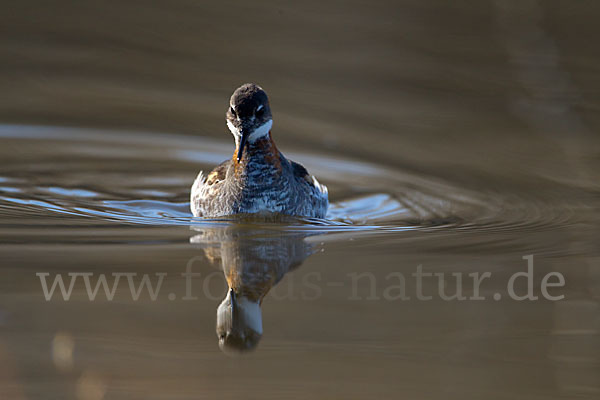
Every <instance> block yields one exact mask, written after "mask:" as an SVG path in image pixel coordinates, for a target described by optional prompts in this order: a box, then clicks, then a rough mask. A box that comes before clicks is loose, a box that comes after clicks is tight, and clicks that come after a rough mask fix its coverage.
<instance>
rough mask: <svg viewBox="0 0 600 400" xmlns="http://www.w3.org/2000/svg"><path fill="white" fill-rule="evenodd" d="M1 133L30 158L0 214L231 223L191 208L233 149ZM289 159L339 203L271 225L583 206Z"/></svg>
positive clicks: (77, 132)
mask: <svg viewBox="0 0 600 400" xmlns="http://www.w3.org/2000/svg"><path fill="white" fill-rule="evenodd" d="M0 137H2V138H9V139H11V140H15V141H18V142H19V143H18V145H19V148H20V149H21V150H22V154H24V155H25V156H24V157H25V159H24V160H22V164H21V167H22V168H18V169H17V168H15V167H13V169H12V171H11V170H10V169H6V171H8V172H7V173H4V174H3V176H2V177H0V183H1V184H2V186H0V213H1V214H4V215H11V216H12V217H15V216H18V215H21V216H26V217H32V216H36V215H37V216H46V215H49V214H58V215H63V216H76V217H84V218H94V219H100V220H103V221H110V222H114V223H119V222H121V223H127V224H142V225H189V226H198V225H202V224H228V223H232V221H233V220H232V219H231V218H223V219H213V220H207V219H199V218H194V217H193V216H192V215H191V213H190V211H189V203H188V202H187V199H188V197H189V187H190V186H191V183H192V181H193V179H194V178H195V175H196V173H197V172H198V170H200V169H205V170H206V169H209V168H211V167H212V166H214V164H216V163H218V162H220V161H222V160H223V159H226V158H227V157H229V152H230V150H231V149H230V147H231V146H230V144H229V143H225V142H223V143H221V142H217V141H213V140H209V139H205V138H198V137H189V136H182V135H172V134H168V135H167V134H157V133H131V132H117V131H102V130H97V129H82V128H61V127H48V126H44V127H36V126H25V125H23V126H17V125H0ZM57 142H58V144H57ZM289 156H290V158H292V159H295V160H298V161H300V162H302V163H303V164H305V165H306V166H307V168H308V169H309V170H310V171H311V172H312V173H314V174H315V175H316V176H318V177H319V179H320V180H321V181H323V182H325V184H327V185H328V186H329V187H330V195H331V199H332V204H331V207H330V209H329V212H328V214H327V219H324V220H315V219H292V220H286V221H283V223H280V224H279V225H280V226H279V227H278V228H274V229H281V228H282V226H283V228H285V229H289V230H304V231H315V232H334V231H338V232H346V231H356V232H369V231H373V232H399V231H406V230H415V229H421V230H426V229H432V228H435V227H437V228H443V229H454V230H457V231H465V230H476V231H478V232H482V233H485V232H492V231H493V232H510V231H522V232H527V231H541V230H546V229H553V228H555V227H557V226H564V225H566V224H569V223H576V221H575V215H576V214H580V213H581V210H582V209H585V208H586V205H585V204H586V202H584V201H582V202H581V203H580V204H578V203H573V202H569V203H566V202H565V200H561V199H562V198H558V197H557V198H553V197H552V196H548V193H543V192H540V195H539V196H534V195H531V194H528V195H527V196H525V195H523V194H522V193H519V192H516V193H515V192H510V191H472V190H468V189H465V188H463V187H460V186H459V185H455V184H452V183H451V182H448V181H445V180H442V179H439V178H436V177H432V176H427V175H424V174H416V173H410V172H408V171H404V170H399V169H394V168H390V167H388V166H384V165H377V164H373V163H368V162H365V161H362V160H353V159H347V158H342V157H339V156H338V155H330V154H317V155H315V154H304V153H294V152H289ZM49 166H51V168H50V167H49ZM550 193H551V192H550ZM588 209H589V207H588ZM591 211H592V210H590V212H591ZM237 222H239V220H238V221H237ZM280 222H281V221H280Z"/></svg>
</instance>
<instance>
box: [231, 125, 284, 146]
mask: <svg viewBox="0 0 600 400" xmlns="http://www.w3.org/2000/svg"><path fill="white" fill-rule="evenodd" d="M272 126H273V120H272V119H270V120H268V121H267V122H265V123H264V124H262V125H261V126H259V127H258V128H256V129H255V130H254V132H252V133H251V134H250V136H248V142H250V143H252V142H255V141H256V140H258V139H261V138H263V137H265V136H267V135H268V134H269V132H270V131H271V127H272ZM227 127H228V128H229V130H230V131H231V133H233V135H234V136H236V137H239V136H240V135H241V134H240V131H238V130H237V129H236V127H235V126H233V124H232V123H231V122H229V121H227Z"/></svg>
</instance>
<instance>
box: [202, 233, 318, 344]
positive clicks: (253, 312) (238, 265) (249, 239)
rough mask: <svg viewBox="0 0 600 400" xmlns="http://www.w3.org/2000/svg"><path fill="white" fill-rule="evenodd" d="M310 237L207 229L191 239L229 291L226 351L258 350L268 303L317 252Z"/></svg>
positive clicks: (220, 329)
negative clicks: (275, 289) (222, 276)
mask: <svg viewBox="0 0 600 400" xmlns="http://www.w3.org/2000/svg"><path fill="white" fill-rule="evenodd" d="M196 229H198V228H196ZM198 230H199V229H198ZM306 236H307V234H306V233H302V232H281V231H272V230H266V229H252V228H250V227H247V226H246V227H245V226H243V225H230V226H221V227H210V228H207V229H202V233H199V234H197V235H195V236H194V237H193V238H192V239H191V242H192V243H198V244H201V245H202V246H203V247H204V251H205V254H206V256H207V258H208V259H209V260H210V261H211V262H213V263H215V264H217V263H218V264H219V265H220V267H221V268H222V269H223V272H224V274H225V278H226V280H227V285H228V286H229V290H228V292H227V296H226V297H225V299H224V300H223V301H222V302H221V304H220V305H219V307H218V309H217V336H218V337H219V346H220V347H221V349H222V350H223V351H229V350H234V351H245V350H251V349H253V348H255V347H256V345H257V344H258V342H259V340H260V338H261V337H262V333H263V330H262V311H261V308H260V306H261V304H262V301H263V298H264V297H265V295H266V294H267V293H268V292H269V290H270V289H271V288H272V287H273V286H275V285H276V284H277V283H278V282H279V281H280V280H281V279H282V278H283V277H284V275H285V274H286V273H287V272H289V271H290V270H291V269H293V268H295V267H297V266H299V265H300V264H301V263H302V262H303V261H304V260H305V259H306V258H307V257H308V256H310V255H311V254H312V253H313V252H314V249H313V245H311V244H310V243H308V242H306V241H305V240H304V238H305V237H306Z"/></svg>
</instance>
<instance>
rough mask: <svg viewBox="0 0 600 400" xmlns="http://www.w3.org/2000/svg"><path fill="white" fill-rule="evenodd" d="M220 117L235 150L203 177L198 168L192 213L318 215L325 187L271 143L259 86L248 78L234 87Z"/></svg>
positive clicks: (266, 105) (323, 203) (264, 97)
mask: <svg viewBox="0 0 600 400" xmlns="http://www.w3.org/2000/svg"><path fill="white" fill-rule="evenodd" d="M226 117H227V126H228V127H229V130H231V133H232V134H233V137H234V139H235V144H236V150H235V152H234V153H233V157H232V158H231V159H230V160H227V161H225V162H223V163H221V164H220V165H219V166H217V167H216V168H215V169H214V170H213V171H212V172H211V173H209V174H208V175H207V176H204V175H203V173H202V172H200V174H199V175H198V177H197V178H196V181H195V182H194V185H193V186H192V192H191V199H190V201H191V209H192V213H193V214H194V215H195V216H197V217H219V216H223V215H232V214H239V213H262V212H267V213H281V214H286V215H295V216H301V217H316V218H323V217H324V216H325V213H326V211H327V206H328V204H329V203H328V196H327V188H326V187H325V186H324V185H321V184H320V183H319V182H318V181H317V180H316V179H315V177H314V176H310V175H309V174H308V171H307V170H306V169H305V168H304V167H303V166H302V165H300V164H298V163H295V162H293V161H289V160H288V159H287V158H285V157H284V156H283V154H281V153H280V152H279V150H278V149H277V147H276V146H275V143H274V142H273V139H272V138H271V126H272V125H273V120H272V117H271V108H270V107H269V99H268V97H267V94H266V93H265V92H264V90H262V89H261V88H260V87H258V86H257V85H254V84H251V83H247V84H245V85H242V86H241V87H239V88H238V89H237V90H236V91H235V92H234V93H233V95H232V96H231V100H230V104H229V109H228V110H227V113H226Z"/></svg>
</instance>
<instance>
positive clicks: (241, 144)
mask: <svg viewBox="0 0 600 400" xmlns="http://www.w3.org/2000/svg"><path fill="white" fill-rule="evenodd" d="M240 133H241V134H242V137H241V138H240V142H239V145H238V148H237V161H238V162H240V161H241V160H242V153H243V152H244V147H246V142H247V141H248V135H249V133H250V131H249V130H247V129H243V128H242V129H241V130H240Z"/></svg>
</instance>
